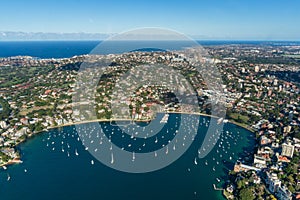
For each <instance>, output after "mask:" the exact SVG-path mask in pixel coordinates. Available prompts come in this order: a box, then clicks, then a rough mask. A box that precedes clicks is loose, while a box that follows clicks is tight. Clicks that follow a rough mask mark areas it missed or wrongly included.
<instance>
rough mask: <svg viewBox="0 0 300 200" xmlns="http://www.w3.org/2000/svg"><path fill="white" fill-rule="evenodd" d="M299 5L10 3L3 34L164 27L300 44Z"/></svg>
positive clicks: (192, 0) (0, 15) (271, 0)
mask: <svg viewBox="0 0 300 200" xmlns="http://www.w3.org/2000/svg"><path fill="white" fill-rule="evenodd" d="M299 8H300V1H297V0H290V1H289V0H287V1H284V0H277V1H276V0H240V1H239V0H186V1H179V0H172V1H167V0H165V1H164V0H151V1H142V0H140V1H135V0H132V1H125V0H123V1H122V0H107V1H97V0H90V1H89V0H86V1H84V0H60V1H49V0H26V1H25V0H23V1H21V0H19V1H17V0H9V1H2V2H1V12H0V31H23V32H63V33H70V32H88V33H118V32H122V31H126V30H130V29H134V28H139V27H162V28H169V29H174V30H176V31H179V32H181V33H184V34H188V35H192V36H198V37H203V38H208V39H262V40H264V39H268V40H274V39H277V40H281V39H282V40H299V39H300V21H299V19H300V12H299Z"/></svg>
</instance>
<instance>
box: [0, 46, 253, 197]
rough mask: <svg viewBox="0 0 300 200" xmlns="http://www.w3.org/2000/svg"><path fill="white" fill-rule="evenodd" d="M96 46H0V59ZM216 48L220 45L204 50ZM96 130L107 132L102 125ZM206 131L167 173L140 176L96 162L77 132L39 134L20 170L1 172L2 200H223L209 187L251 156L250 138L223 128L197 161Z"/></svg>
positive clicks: (60, 54)
mask: <svg viewBox="0 0 300 200" xmlns="http://www.w3.org/2000/svg"><path fill="white" fill-rule="evenodd" d="M227 43H228V42H227ZM232 43H234V42H232ZM97 44H99V42H97V41H85V42H78V41H76V42H50V41H49V42H48V41H47V42H0V57H7V56H16V55H29V56H33V57H40V58H64V57H71V56H74V55H80V54H87V53H89V52H90V51H91V50H92V49H93V48H94V47H95V46H96V45H97ZM218 44H224V42H223V43H222V42H207V44H203V45H218ZM172 115H174V116H176V114H172ZM199 119H200V121H206V123H209V122H208V120H209V118H208V117H202V116H201V117H200V116H199ZM156 120H158V119H156ZM174 120H176V119H175V118H174V117H173V118H172V117H170V120H169V121H168V123H167V124H165V126H166V127H169V126H171V125H172V124H174V123H176V122H175V121H174ZM100 124H101V126H103V125H105V126H108V127H110V126H111V125H110V124H109V123H105V122H100ZM91 125H93V124H91ZM110 128H112V127H110ZM206 129H207V127H206V126H204V125H202V126H200V127H199V129H198V134H197V137H196V138H195V140H194V141H193V143H192V145H191V146H190V148H189V149H188V150H187V151H186V152H185V153H184V154H183V156H182V157H181V158H180V159H178V160H177V161H175V162H174V163H172V164H171V165H169V166H168V167H166V168H163V169H161V170H158V171H155V172H150V173H143V174H130V173H124V172H119V171H116V170H114V169H111V168H109V167H107V166H105V165H103V164H102V163H100V162H99V161H97V160H96V159H95V158H93V157H92V155H91V154H90V153H89V152H88V151H85V149H84V146H83V145H82V142H81V141H80V140H77V138H78V135H77V132H76V129H75V126H69V127H64V128H59V129H53V130H50V131H49V132H44V133H41V134H39V135H37V136H35V137H34V138H31V139H29V140H28V141H27V142H25V143H23V144H21V145H19V147H18V149H19V150H20V152H21V155H22V160H23V163H22V164H18V165H13V166H9V167H8V169H7V170H4V169H0V199H3V200H19V199H22V200H33V199H44V200H53V199H56V200H65V199H72V200H75V199H78V200H82V199H104V200H107V199H110V200H119V199H126V200H127V199H131V200H152V199H166V200H168V199H173V200H189V199H209V200H214V199H224V198H223V197H222V194H221V192H220V191H215V190H214V189H213V184H216V185H217V187H222V185H223V184H224V183H225V181H226V179H227V173H228V170H231V169H232V168H233V165H234V162H235V161H236V160H238V159H239V158H241V157H244V156H246V155H247V154H248V153H249V152H250V151H252V150H253V148H254V134H252V133H251V132H249V131H248V130H245V129H243V128H241V127H238V126H236V125H234V124H230V123H227V124H225V125H224V131H223V134H222V136H221V139H220V140H219V141H218V143H217V144H216V146H215V147H214V149H213V150H212V151H211V152H210V153H209V154H208V156H206V157H205V158H203V159H199V158H197V155H198V153H197V150H198V148H199V147H200V145H201V141H202V140H203V138H204V136H205V133H206ZM182 134H186V133H182ZM75 152H78V154H79V155H78V156H77V155H76V153H75ZM195 158H197V163H195ZM91 160H94V164H91ZM8 176H9V177H10V180H9V181H8V180H7V179H8ZM218 180H219V181H220V182H219V181H218Z"/></svg>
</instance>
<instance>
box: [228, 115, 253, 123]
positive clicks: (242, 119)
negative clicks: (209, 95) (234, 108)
mask: <svg viewBox="0 0 300 200" xmlns="http://www.w3.org/2000/svg"><path fill="white" fill-rule="evenodd" d="M228 116H229V118H231V119H233V120H234V121H236V122H239V123H242V124H247V122H248V121H249V117H248V116H246V115H241V114H239V113H230V114H229V115H228Z"/></svg>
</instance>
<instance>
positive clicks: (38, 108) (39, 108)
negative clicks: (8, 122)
mask: <svg viewBox="0 0 300 200" xmlns="http://www.w3.org/2000/svg"><path fill="white" fill-rule="evenodd" d="M50 108H53V105H48V106H35V107H33V108H29V109H21V110H20V115H27V114H28V113H31V112H32V111H36V110H41V109H44V110H47V109H50Z"/></svg>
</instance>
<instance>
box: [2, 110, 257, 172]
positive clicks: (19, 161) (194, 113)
mask: <svg viewBox="0 0 300 200" xmlns="http://www.w3.org/2000/svg"><path fill="white" fill-rule="evenodd" d="M159 113H161V114H164V113H162V112H159ZM165 113H169V114H186V115H198V116H204V117H210V118H215V119H217V118H219V117H217V116H214V115H209V114H205V113H198V112H193V113H189V112H165ZM151 120H153V119H138V120H136V119H126V118H119V119H95V120H87V121H78V122H73V123H67V124H62V125H58V126H51V127H47V128H46V129H44V130H41V131H38V132H34V133H31V134H29V135H28V136H27V138H26V139H24V140H22V141H19V142H18V143H16V144H15V145H14V146H13V147H12V148H15V147H17V146H19V145H20V144H22V143H24V142H26V141H27V140H28V139H30V138H33V137H34V136H36V135H38V134H40V133H44V132H48V131H49V130H53V129H57V128H63V127H68V126H74V125H80V124H88V123H95V122H113V121H131V122H150V121H151ZM222 123H223V122H222ZM227 123H231V124H234V125H236V126H239V127H241V128H244V129H246V130H248V131H250V132H251V133H255V131H254V130H253V129H251V128H250V127H247V126H246V125H244V124H241V123H238V122H235V121H233V120H228V122H227ZM22 162H23V161H22V160H21V156H20V157H18V158H14V159H12V160H9V161H8V162H6V163H3V164H1V165H0V167H6V166H9V165H14V164H20V163H22Z"/></svg>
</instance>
